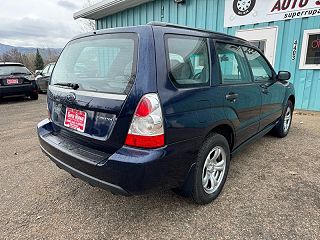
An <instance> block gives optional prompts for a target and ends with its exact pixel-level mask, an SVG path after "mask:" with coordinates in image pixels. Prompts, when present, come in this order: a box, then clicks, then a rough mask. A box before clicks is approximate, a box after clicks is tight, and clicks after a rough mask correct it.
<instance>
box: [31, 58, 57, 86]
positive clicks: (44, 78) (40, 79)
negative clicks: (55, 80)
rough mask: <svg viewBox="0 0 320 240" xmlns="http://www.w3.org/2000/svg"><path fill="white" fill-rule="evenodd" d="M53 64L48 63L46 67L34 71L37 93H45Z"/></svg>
mask: <svg viewBox="0 0 320 240" xmlns="http://www.w3.org/2000/svg"><path fill="white" fill-rule="evenodd" d="M54 65H55V63H49V64H48V65H47V66H45V67H44V69H43V70H41V71H38V70H37V71H38V72H37V71H36V72H37V76H36V83H37V85H38V89H39V92H47V89H48V83H49V81H50V77H51V74H52V70H53V68H54Z"/></svg>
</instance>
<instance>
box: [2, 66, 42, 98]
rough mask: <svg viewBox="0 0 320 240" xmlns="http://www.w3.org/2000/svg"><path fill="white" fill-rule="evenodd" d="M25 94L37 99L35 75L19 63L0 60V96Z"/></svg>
mask: <svg viewBox="0 0 320 240" xmlns="http://www.w3.org/2000/svg"><path fill="white" fill-rule="evenodd" d="M16 95H25V96H28V97H30V98H31V99H32V100H37V99H38V87H37V84H36V82H35V77H34V76H33V75H32V73H31V72H30V71H29V70H28V69H27V68H26V67H25V66H24V65H23V64H21V63H10V62H0V97H7V96H16Z"/></svg>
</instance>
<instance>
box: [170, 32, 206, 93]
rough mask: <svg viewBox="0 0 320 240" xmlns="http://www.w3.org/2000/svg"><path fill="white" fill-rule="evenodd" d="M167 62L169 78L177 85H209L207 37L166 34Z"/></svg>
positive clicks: (184, 86)
mask: <svg viewBox="0 0 320 240" xmlns="http://www.w3.org/2000/svg"><path fill="white" fill-rule="evenodd" d="M167 36H168V37H167V40H166V45H167V62H168V71H169V75H170V78H171V80H172V81H173V83H174V84H175V85H176V86H177V87H181V88H186V87H198V86H209V85H210V61H209V52H208V45H207V39H205V38H198V37H183V36H175V35H167Z"/></svg>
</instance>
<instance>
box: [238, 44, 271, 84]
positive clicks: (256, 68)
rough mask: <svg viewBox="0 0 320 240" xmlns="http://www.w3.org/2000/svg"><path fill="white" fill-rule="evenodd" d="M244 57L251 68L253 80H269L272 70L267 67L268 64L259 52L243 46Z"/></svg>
mask: <svg viewBox="0 0 320 240" xmlns="http://www.w3.org/2000/svg"><path fill="white" fill-rule="evenodd" d="M243 50H244V52H245V54H246V57H247V59H248V61H249V65H250V67H251V70H252V74H253V79H254V81H269V80H271V79H272V77H273V71H272V70H271V68H270V67H269V64H268V63H267V61H266V60H265V58H264V57H263V56H261V54H260V53H259V52H258V51H256V50H254V49H252V48H247V47H243Z"/></svg>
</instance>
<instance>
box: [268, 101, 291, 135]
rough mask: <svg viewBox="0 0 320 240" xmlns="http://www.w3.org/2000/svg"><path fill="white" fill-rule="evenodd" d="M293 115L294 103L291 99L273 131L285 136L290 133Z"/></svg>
mask: <svg viewBox="0 0 320 240" xmlns="http://www.w3.org/2000/svg"><path fill="white" fill-rule="evenodd" d="M292 115H293V104H292V102H291V101H290V100H289V101H288V102H287V105H286V107H285V108H284V111H283V113H282V115H281V117H280V119H279V122H278V123H277V125H276V126H275V127H274V128H273V129H272V130H271V133H272V134H273V135H274V136H276V137H278V138H284V137H286V136H287V135H288V133H289V131H290V127H291V123H292Z"/></svg>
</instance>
